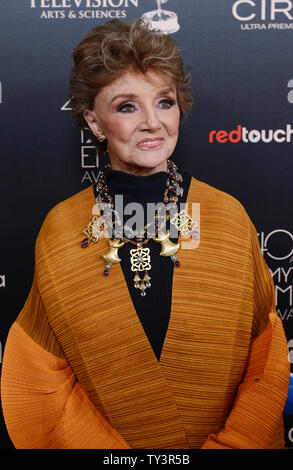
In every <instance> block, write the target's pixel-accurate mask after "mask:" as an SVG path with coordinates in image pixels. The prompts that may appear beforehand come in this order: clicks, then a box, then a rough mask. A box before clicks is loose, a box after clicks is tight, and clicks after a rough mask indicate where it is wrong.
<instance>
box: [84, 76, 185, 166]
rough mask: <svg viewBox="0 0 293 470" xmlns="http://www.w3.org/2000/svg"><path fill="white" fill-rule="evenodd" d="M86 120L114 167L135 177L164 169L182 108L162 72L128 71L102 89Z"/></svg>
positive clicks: (173, 146) (174, 140)
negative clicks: (104, 142)
mask: <svg viewBox="0 0 293 470" xmlns="http://www.w3.org/2000/svg"><path fill="white" fill-rule="evenodd" d="M84 118H85V119H86V121H87V123H88V125H89V127H90V128H91V129H92V131H93V132H94V133H97V132H98V133H99V132H100V133H102V134H103V135H104V136H105V137H106V138H107V141H108V151H109V156H110V160H111V166H112V168H113V169H115V170H121V171H126V172H129V173H135V174H138V175H148V174H151V173H155V172H157V171H166V170H167V159H168V158H169V157H170V156H171V155H172V153H173V151H174V148H175V145H176V143H177V139H178V128H179V120H180V110H179V107H178V104H177V94H176V88H175V86H171V87H170V85H168V84H167V83H166V81H165V80H164V77H163V76H162V75H161V74H160V73H158V72H156V71H154V70H149V71H148V72H147V74H146V75H143V74H141V73H139V72H135V71H129V72H126V73H125V74H124V75H122V76H121V77H120V78H118V79H117V80H115V81H114V82H112V83H110V84H109V85H107V86H105V87H104V88H102V89H101V91H100V92H99V93H98V95H97V96H96V98H95V102H94V108H93V110H87V111H85V113H84Z"/></svg>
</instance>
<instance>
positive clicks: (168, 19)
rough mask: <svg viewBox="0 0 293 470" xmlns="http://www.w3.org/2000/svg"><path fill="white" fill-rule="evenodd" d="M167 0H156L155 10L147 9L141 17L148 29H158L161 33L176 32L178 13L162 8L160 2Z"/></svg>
mask: <svg viewBox="0 0 293 470" xmlns="http://www.w3.org/2000/svg"><path fill="white" fill-rule="evenodd" d="M167 1H168V0H157V10H152V11H147V12H146V13H144V14H143V15H142V19H143V20H145V21H146V22H147V23H148V27H149V28H150V29H159V30H160V31H161V32H162V33H163V34H172V33H176V31H178V30H179V29H180V26H179V23H178V15H177V14H176V13H175V12H174V11H169V10H163V9H162V4H163V3H166V2H167Z"/></svg>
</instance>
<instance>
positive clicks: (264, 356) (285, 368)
mask: <svg viewBox="0 0 293 470" xmlns="http://www.w3.org/2000/svg"><path fill="white" fill-rule="evenodd" d="M250 229H251V230H250V233H251V255H252V257H253V263H254V299H255V305H254V321H253V328H252V339H251V346H250V351H249V355H248V360H247V365H246V368H245V373H244V375H243V379H242V381H241V383H240V385H239V387H238V390H237V394H236V396H235V399H234V403H233V406H232V409H231V412H230V414H229V416H228V418H227V420H226V422H225V426H224V428H223V429H221V430H220V431H219V432H218V433H216V434H210V435H209V436H208V439H207V440H206V441H205V443H204V444H203V446H202V448H203V449H269V448H283V447H284V435H283V431H284V427H283V418H282V415H283V410H284V406H285V402H286V397H287V393H288V387H289V373H290V363H289V361H288V345H287V340H286V336H285V333H284V329H283V325H282V322H281V320H280V318H279V316H278V315H277V313H276V309H275V290H274V283H273V280H272V276H271V274H270V272H269V269H268V267H267V265H266V263H265V260H264V258H263V256H262V253H261V251H260V247H259V242H258V238H257V233H256V230H255V227H254V226H253V224H252V223H251V222H250Z"/></svg>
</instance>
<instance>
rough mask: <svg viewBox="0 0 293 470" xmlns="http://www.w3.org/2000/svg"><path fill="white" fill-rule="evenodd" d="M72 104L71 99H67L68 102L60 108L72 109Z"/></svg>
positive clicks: (64, 109) (63, 109) (62, 109)
mask: <svg viewBox="0 0 293 470" xmlns="http://www.w3.org/2000/svg"><path fill="white" fill-rule="evenodd" d="M70 104H71V99H69V100H68V101H66V103H65V104H64V105H63V106H62V108H60V110H61V111H71V110H72V108H71V106H70Z"/></svg>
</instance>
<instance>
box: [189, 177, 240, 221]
mask: <svg viewBox="0 0 293 470" xmlns="http://www.w3.org/2000/svg"><path fill="white" fill-rule="evenodd" d="M188 198H189V199H190V201H192V202H197V201H198V202H199V203H202V204H204V206H205V207H206V208H208V209H212V208H213V209H214V210H217V209H218V210H227V211H230V212H231V211H232V212H234V213H235V215H236V214H239V216H242V217H245V218H246V217H248V215H247V212H246V209H245V208H244V206H243V205H242V203H241V202H240V201H239V200H238V199H237V198H236V197H235V196H232V195H231V194H228V193H227V192H225V191H223V190H221V189H218V188H216V187H214V186H211V185H210V184H208V183H206V182H203V181H200V180H198V179H197V178H194V177H193V176H192V177H191V182H190V188H189V194H188Z"/></svg>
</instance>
